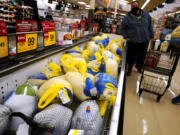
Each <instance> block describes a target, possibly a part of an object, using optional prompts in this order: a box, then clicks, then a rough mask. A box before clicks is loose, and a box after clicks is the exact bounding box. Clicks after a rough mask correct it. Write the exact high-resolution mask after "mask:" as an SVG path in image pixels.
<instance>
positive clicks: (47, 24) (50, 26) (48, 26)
mask: <svg viewBox="0 0 180 135" xmlns="http://www.w3.org/2000/svg"><path fill="white" fill-rule="evenodd" d="M41 24H42V28H43V31H45V32H47V31H55V24H54V22H51V21H42V22H41Z"/></svg>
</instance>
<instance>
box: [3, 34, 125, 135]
mask: <svg viewBox="0 0 180 135" xmlns="http://www.w3.org/2000/svg"><path fill="white" fill-rule="evenodd" d="M110 38H112V39H115V38H121V36H118V35H110ZM88 41H89V39H87V40H84V41H83V42H81V43H80V44H78V43H76V46H86V44H87V42H88ZM72 47H74V46H72ZM69 49H71V47H68V48H67V49H63V50H59V51H58V50H56V51H55V52H54V53H49V54H46V55H44V56H43V55H42V56H40V58H35V59H34V60H33V59H32V60H30V61H26V62H24V63H20V65H17V66H15V67H14V68H8V69H5V70H4V71H1V77H0V92H1V94H0V103H3V102H4V100H6V99H5V97H6V96H7V95H8V94H9V93H10V92H11V91H12V90H14V89H16V88H17V87H18V86H19V85H21V84H23V83H24V82H25V81H26V80H27V78H28V77H29V76H31V75H32V73H37V72H41V71H43V70H44V67H48V63H49V62H55V63H57V64H60V58H61V56H62V54H63V53H64V52H65V51H67V50H69ZM125 66H126V44H125V45H124V50H123V58H122V63H121V65H120V67H119V71H120V73H119V76H118V79H117V80H118V90H117V95H116V100H115V104H114V106H112V107H110V106H109V105H108V104H109V103H107V107H106V111H105V115H104V116H103V117H102V119H103V123H102V126H101V127H100V128H101V129H100V134H101V135H106V134H107V135H120V134H122V129H123V112H124V98H125ZM75 100H76V99H75ZM79 104H80V102H79V103H78V101H77V102H76V105H79ZM72 110H73V108H72ZM87 110H88V109H87ZM84 132H86V131H84Z"/></svg>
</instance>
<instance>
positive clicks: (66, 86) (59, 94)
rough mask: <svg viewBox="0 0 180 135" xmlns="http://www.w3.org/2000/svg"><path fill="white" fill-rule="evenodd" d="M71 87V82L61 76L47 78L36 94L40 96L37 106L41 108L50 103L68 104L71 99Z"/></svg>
mask: <svg viewBox="0 0 180 135" xmlns="http://www.w3.org/2000/svg"><path fill="white" fill-rule="evenodd" d="M73 93H74V92H73V88H72V85H71V83H69V82H68V81H66V80H64V79H63V78H62V77H55V78H52V79H49V80H48V81H46V82H45V83H43V84H42V86H41V87H40V88H39V90H38V92H37V96H38V97H39V98H40V100H39V103H38V108H39V109H43V108H45V107H46V106H48V105H49V104H50V103H62V104H64V105H69V104H71V103H72V101H73Z"/></svg>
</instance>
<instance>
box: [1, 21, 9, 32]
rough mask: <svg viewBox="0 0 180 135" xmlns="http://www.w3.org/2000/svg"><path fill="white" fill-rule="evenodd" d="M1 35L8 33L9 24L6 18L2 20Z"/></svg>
mask: <svg viewBox="0 0 180 135" xmlns="http://www.w3.org/2000/svg"><path fill="white" fill-rule="evenodd" d="M0 35H7V24H6V22H5V21H4V20H0Z"/></svg>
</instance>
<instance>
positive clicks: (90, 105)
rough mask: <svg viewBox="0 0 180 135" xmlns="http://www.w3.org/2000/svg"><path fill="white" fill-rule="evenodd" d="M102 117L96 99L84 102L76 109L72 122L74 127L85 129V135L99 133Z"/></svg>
mask: <svg viewBox="0 0 180 135" xmlns="http://www.w3.org/2000/svg"><path fill="white" fill-rule="evenodd" d="M101 125H102V118H101V116H100V113H99V107H98V105H97V103H96V101H95V100H88V101H84V102H82V103H81V104H80V105H79V106H78V108H77V109H76V111H75V113H74V115H73V118H72V123H71V128H72V129H80V130H84V135H99V134H100V130H101Z"/></svg>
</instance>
